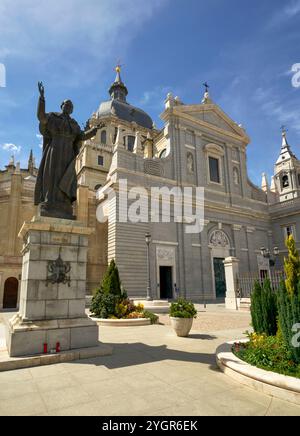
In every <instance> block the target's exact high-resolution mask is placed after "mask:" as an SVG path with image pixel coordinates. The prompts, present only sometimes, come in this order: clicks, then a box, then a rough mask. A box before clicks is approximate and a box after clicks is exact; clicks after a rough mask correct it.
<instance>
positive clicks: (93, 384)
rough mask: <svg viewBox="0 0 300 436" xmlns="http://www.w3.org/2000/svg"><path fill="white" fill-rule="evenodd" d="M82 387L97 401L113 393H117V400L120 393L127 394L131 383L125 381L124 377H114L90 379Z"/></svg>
mask: <svg viewBox="0 0 300 436" xmlns="http://www.w3.org/2000/svg"><path fill="white" fill-rule="evenodd" d="M81 387H82V389H83V390H84V391H85V392H86V393H88V394H89V396H90V397H92V398H93V399H94V400H95V401H99V400H102V399H103V398H104V397H110V396H112V395H115V398H116V401H118V396H119V395H120V394H126V393H127V392H130V391H131V390H130V386H129V384H127V383H125V381H124V380H123V377H112V378H110V379H109V380H102V381H92V380H90V382H89V383H84V384H82V385H81Z"/></svg>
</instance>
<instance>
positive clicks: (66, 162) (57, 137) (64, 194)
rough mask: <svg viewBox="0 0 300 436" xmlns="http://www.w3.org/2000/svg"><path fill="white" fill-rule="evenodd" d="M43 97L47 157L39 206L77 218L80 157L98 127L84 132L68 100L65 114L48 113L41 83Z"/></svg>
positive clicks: (42, 129)
mask: <svg viewBox="0 0 300 436" xmlns="http://www.w3.org/2000/svg"><path fill="white" fill-rule="evenodd" d="M38 88H39V92H40V98H39V103H38V112H37V116H38V119H39V122H40V132H41V134H42V135H43V138H44V140H43V157H42V161H41V164H40V168H39V172H38V177H37V182H36V187H35V205H39V214H40V216H47V217H52V218H63V219H71V220H74V219H75V217H74V216H73V207H72V205H73V203H74V202H75V201H76V192H77V176H76V171H75V161H76V156H77V155H78V154H79V150H80V144H81V142H82V141H85V140H88V139H91V138H93V137H94V136H95V135H96V133H97V130H98V128H97V127H96V128H93V129H90V130H88V131H85V132H84V131H82V130H81V129H80V127H79V125H78V123H77V122H76V121H75V120H74V119H73V118H71V116H70V115H71V114H72V113H73V103H72V102H71V101H70V100H65V101H64V102H63V103H62V105H61V109H62V112H61V113H55V112H51V113H48V114H47V113H46V110H45V89H44V86H43V84H42V82H39V84H38Z"/></svg>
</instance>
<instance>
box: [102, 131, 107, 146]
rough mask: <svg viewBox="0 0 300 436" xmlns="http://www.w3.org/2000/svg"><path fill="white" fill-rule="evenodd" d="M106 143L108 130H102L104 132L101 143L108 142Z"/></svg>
mask: <svg viewBox="0 0 300 436" xmlns="http://www.w3.org/2000/svg"><path fill="white" fill-rule="evenodd" d="M106 143H107V134H106V130H102V132H101V144H106Z"/></svg>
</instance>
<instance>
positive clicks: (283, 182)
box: [282, 174, 290, 188]
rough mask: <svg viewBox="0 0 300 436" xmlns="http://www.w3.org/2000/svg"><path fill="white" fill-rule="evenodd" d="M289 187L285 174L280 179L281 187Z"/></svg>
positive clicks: (287, 177)
mask: <svg viewBox="0 0 300 436" xmlns="http://www.w3.org/2000/svg"><path fill="white" fill-rule="evenodd" d="M289 186H290V181H289V176H288V175H287V174H285V175H284V176H283V177H282V187H283V188H288V187H289Z"/></svg>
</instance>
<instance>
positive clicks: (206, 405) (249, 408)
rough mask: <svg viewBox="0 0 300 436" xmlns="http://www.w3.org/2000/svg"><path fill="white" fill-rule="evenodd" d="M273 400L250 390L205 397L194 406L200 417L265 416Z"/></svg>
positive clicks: (245, 389) (232, 391)
mask: <svg viewBox="0 0 300 436" xmlns="http://www.w3.org/2000/svg"><path fill="white" fill-rule="evenodd" d="M270 403H271V398H270V397H268V396H266V395H262V394H259V393H258V392H256V391H254V390H251V389H248V388H238V389H233V390H227V391H226V392H223V393H219V394H215V395H209V396H204V397H203V398H202V399H200V400H195V401H194V402H193V406H194V407H195V408H196V412H197V414H199V415H207V416H264V415H265V414H266V412H267V410H268V408H269V406H270Z"/></svg>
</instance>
